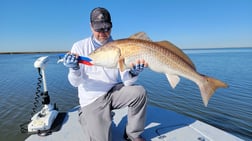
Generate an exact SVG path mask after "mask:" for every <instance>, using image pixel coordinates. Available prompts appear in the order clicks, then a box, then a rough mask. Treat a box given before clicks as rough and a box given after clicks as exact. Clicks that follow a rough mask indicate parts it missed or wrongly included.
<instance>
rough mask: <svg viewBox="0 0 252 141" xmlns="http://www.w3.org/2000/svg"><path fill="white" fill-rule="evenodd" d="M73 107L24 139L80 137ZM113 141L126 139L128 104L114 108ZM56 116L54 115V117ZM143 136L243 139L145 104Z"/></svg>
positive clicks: (188, 140)
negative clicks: (45, 131) (50, 127)
mask: <svg viewBox="0 0 252 141" xmlns="http://www.w3.org/2000/svg"><path fill="white" fill-rule="evenodd" d="M78 109H79V107H78V106H77V107H75V108H73V109H71V110H69V111H68V112H67V113H66V114H65V118H64V120H63V122H62V126H61V127H60V129H59V130H58V131H55V132H52V133H51V134H50V135H46V136H41V135H38V134H33V135H31V136H29V137H28V138H27V139H26V140H25V141H70V140H73V141H82V140H83V138H84V134H83V132H82V129H81V125H80V124H79V121H78ZM112 115H113V122H112V129H111V130H112V141H125V139H124V138H123V133H124V129H125V126H126V124H127V108H124V109H118V110H113V114H112ZM56 120H57V119H56ZM142 136H143V137H144V138H145V139H146V141H224V140H225V141H242V139H240V138H238V137H236V136H234V135H232V134H230V133H227V132H225V131H223V130H221V129H218V128H216V127H213V126H211V125H209V124H206V123H204V122H202V121H199V120H195V119H192V118H190V117H187V116H184V115H181V114H178V113H176V112H173V111H169V110H166V109H163V108H159V107H155V106H151V105H148V106H147V119H146V126H145V130H144V133H143V134H142Z"/></svg>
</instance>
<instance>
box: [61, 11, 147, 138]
mask: <svg viewBox="0 0 252 141" xmlns="http://www.w3.org/2000/svg"><path fill="white" fill-rule="evenodd" d="M90 22H91V24H90V27H91V31H92V36H91V37H89V38H86V39H83V40H81V41H78V42H76V43H75V44H74V45H73V47H72V49H71V52H70V53H68V54H66V55H65V57H64V65H65V66H67V67H69V74H68V79H69V82H70V83H71V85H73V86H74V87H78V97H79V103H80V106H81V109H80V111H79V121H80V124H81V126H82V128H83V131H84V134H85V137H86V138H85V139H83V140H85V141H110V140H111V133H110V126H111V122H112V121H111V110H113V109H119V108H123V107H126V106H128V123H127V126H126V129H125V138H126V140H129V141H144V139H143V138H142V137H141V136H140V134H141V133H142V132H143V131H144V124H145V113H146V104H147V97H146V91H145V89H144V88H143V87H142V86H139V85H133V84H134V82H135V81H136V80H137V77H138V74H139V73H140V72H141V71H142V70H143V68H144V67H146V65H147V63H146V62H144V60H137V61H136V62H132V69H130V70H126V71H124V72H120V71H119V70H118V69H110V68H103V67H98V66H86V65H82V64H80V65H79V64H78V60H77V58H78V56H88V54H90V53H91V52H92V51H94V50H95V49H96V48H99V47H100V46H101V45H104V44H106V43H107V42H110V41H112V40H113V39H112V37H111V35H110V34H111V29H112V22H111V17H110V13H109V12H108V10H106V9H105V8H100V7H98V8H95V9H93V10H92V12H91V14H90ZM120 82H121V83H120Z"/></svg>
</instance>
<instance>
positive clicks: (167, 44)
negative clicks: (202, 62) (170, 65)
mask: <svg viewBox="0 0 252 141" xmlns="http://www.w3.org/2000/svg"><path fill="white" fill-rule="evenodd" d="M155 43H157V44H158V45H160V46H162V47H165V48H167V49H169V50H170V51H172V52H173V53H175V54H177V55H178V56H179V57H181V58H182V59H183V60H184V61H185V62H187V64H189V65H190V66H191V67H192V68H193V69H194V70H196V67H195V65H194V64H193V62H192V60H191V59H190V58H189V57H188V56H187V55H186V54H185V53H184V52H183V51H182V50H181V49H180V48H178V47H176V46H175V45H174V44H172V43H171V42H169V41H165V40H164V41H159V42H155Z"/></svg>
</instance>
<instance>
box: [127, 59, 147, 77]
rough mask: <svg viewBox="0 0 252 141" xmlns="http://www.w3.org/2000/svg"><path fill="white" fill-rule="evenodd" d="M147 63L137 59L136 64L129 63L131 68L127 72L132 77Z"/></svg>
mask: <svg viewBox="0 0 252 141" xmlns="http://www.w3.org/2000/svg"><path fill="white" fill-rule="evenodd" d="M147 66H148V64H147V62H145V60H138V61H137V62H136V64H134V63H131V69H130V71H129V73H130V74H131V76H132V77H135V76H137V75H139V73H140V72H142V71H143V69H144V67H147Z"/></svg>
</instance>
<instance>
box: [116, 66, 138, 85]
mask: <svg viewBox="0 0 252 141" xmlns="http://www.w3.org/2000/svg"><path fill="white" fill-rule="evenodd" d="M120 75H121V80H122V82H123V84H124V85H125V86H130V85H133V84H134V83H135V82H136V81H137V78H138V76H135V77H132V76H131V74H130V73H129V69H128V70H125V71H123V72H120Z"/></svg>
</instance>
